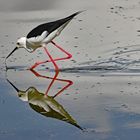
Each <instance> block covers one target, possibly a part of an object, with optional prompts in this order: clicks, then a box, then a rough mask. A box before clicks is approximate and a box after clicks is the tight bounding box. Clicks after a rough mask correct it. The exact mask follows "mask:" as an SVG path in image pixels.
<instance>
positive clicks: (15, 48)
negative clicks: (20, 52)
mask: <svg viewBox="0 0 140 140" xmlns="http://www.w3.org/2000/svg"><path fill="white" fill-rule="evenodd" d="M17 49H18V47H15V48H14V50H13V51H12V52H11V53H10V54H9V55H8V56H7V57H6V59H7V58H8V57H9V56H10V55H11V54H12V53H14V52H15V51H16V50H17Z"/></svg>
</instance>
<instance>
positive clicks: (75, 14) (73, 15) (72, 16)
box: [68, 10, 86, 18]
mask: <svg viewBox="0 0 140 140" xmlns="http://www.w3.org/2000/svg"><path fill="white" fill-rule="evenodd" d="M84 11H86V10H82V11H78V12H76V13H74V14H72V15H70V16H69V17H68V18H74V17H75V16H77V15H78V14H80V13H82V12H84Z"/></svg>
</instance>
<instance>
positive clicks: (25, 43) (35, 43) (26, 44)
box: [17, 21, 70, 52]
mask: <svg viewBox="0 0 140 140" xmlns="http://www.w3.org/2000/svg"><path fill="white" fill-rule="evenodd" d="M69 22H70V21H68V22H66V23H65V24H63V25H62V26H60V27H59V28H57V29H56V30H54V31H53V32H51V33H50V34H48V32H47V31H44V32H43V33H42V34H41V35H40V36H37V37H31V38H26V37H21V38H20V39H18V41H17V47H18V48H25V49H26V50H27V51H28V52H33V51H35V50H36V49H37V48H40V47H42V46H44V45H46V44H48V43H50V42H51V41H52V40H53V39H54V38H56V37H57V36H59V35H60V33H61V31H62V30H63V29H64V28H65V27H66V25H67V24H68V23H69Z"/></svg>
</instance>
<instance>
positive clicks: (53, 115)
mask: <svg viewBox="0 0 140 140" xmlns="http://www.w3.org/2000/svg"><path fill="white" fill-rule="evenodd" d="M29 105H30V107H31V108H32V109H33V110H35V111H36V112H38V113H39V114H41V115H43V116H46V117H50V118H55V119H58V120H61V121H65V122H67V123H70V124H72V125H74V126H76V127H77V128H79V129H81V130H83V129H82V128H81V127H80V126H79V125H78V124H77V123H76V121H75V120H73V119H72V118H71V117H70V116H69V114H68V116H69V117H68V118H67V117H66V116H63V115H61V114H60V113H59V112H56V111H55V110H53V109H52V108H49V109H50V110H49V111H48V112H47V111H46V110H45V109H44V108H43V107H40V106H38V105H34V104H32V103H29Z"/></svg>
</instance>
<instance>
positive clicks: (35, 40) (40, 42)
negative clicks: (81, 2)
mask: <svg viewBox="0 0 140 140" xmlns="http://www.w3.org/2000/svg"><path fill="white" fill-rule="evenodd" d="M81 12H82V11H79V12H76V13H74V14H72V15H70V16H68V17H66V18H63V19H60V20H56V21H53V22H49V23H44V24H41V25H39V26H37V27H36V28H34V29H33V30H31V31H30V32H29V33H28V34H27V36H26V37H21V38H20V39H18V41H17V44H16V47H15V49H14V50H13V51H12V52H11V53H10V54H9V55H8V56H7V57H6V59H7V58H8V57H9V56H10V55H11V54H13V52H15V51H16V50H17V49H19V48H25V49H26V50H27V51H28V52H30V53H31V52H33V51H35V50H36V49H37V48H40V47H44V49H45V52H46V53H47V54H48V55H50V54H49V52H48V50H47V48H46V45H47V44H48V43H52V44H53V45H54V46H56V47H57V48H58V49H59V50H61V51H62V52H63V53H65V54H66V55H67V56H66V57H63V58H56V59H53V60H54V61H58V60H64V59H70V58H71V57H72V55H71V54H70V53H68V52H67V51H65V50H64V49H63V48H62V47H60V46H59V45H57V44H56V43H55V42H54V41H53V39H54V38H55V37H57V36H58V35H59V34H60V33H61V31H62V30H63V29H64V28H65V27H66V26H67V25H68V23H69V22H70V21H71V20H72V19H73V18H74V17H75V16H76V15H78V14H79V13H81ZM50 57H51V56H50ZM46 62H51V60H46V61H43V62H36V63H35V64H34V65H33V66H32V67H31V68H30V69H34V68H35V67H36V66H38V65H39V64H42V63H46ZM55 69H56V70H57V69H58V67H57V68H56V66H55Z"/></svg>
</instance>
